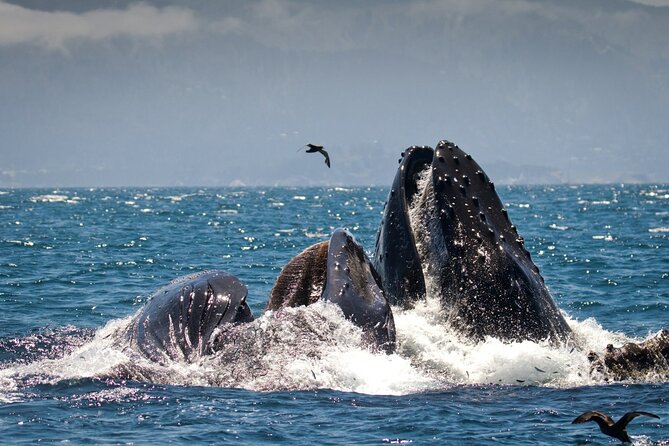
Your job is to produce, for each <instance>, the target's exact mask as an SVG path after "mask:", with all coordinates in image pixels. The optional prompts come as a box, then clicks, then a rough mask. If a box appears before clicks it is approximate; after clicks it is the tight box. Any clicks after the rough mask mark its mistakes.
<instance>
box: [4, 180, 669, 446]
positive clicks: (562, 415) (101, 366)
mask: <svg viewBox="0 0 669 446" xmlns="http://www.w3.org/2000/svg"><path fill="white" fill-rule="evenodd" d="M498 193H499V195H500V197H501V199H502V202H503V203H505V206H506V207H507V209H508V212H509V215H510V217H511V219H512V221H513V222H514V224H515V225H516V226H517V227H518V229H519V232H520V234H522V235H523V237H524V238H525V240H526V247H527V249H528V250H529V251H530V253H531V255H532V258H533V260H534V261H535V263H536V264H537V265H538V266H539V268H540V270H541V273H542V275H543V276H544V278H545V280H546V283H547V285H548V287H549V289H550V290H551V292H552V295H553V297H554V299H555V300H556V302H557V304H558V306H559V307H560V308H561V309H562V310H563V311H564V313H565V315H566V317H567V319H568V321H569V323H570V325H571V326H572V328H573V329H574V332H575V334H576V335H577V337H578V339H579V342H580V343H581V345H582V349H581V350H582V351H573V349H556V348H554V347H551V346H547V345H540V344H536V343H531V342H526V343H515V344H514V345H505V344H503V343H500V342H498V341H496V340H494V339H489V340H486V342H484V343H481V344H479V345H472V344H469V343H467V342H461V341H460V340H457V339H454V338H453V337H452V334H450V333H449V332H448V330H446V329H445V328H444V327H440V326H439V324H438V322H437V323H435V322H434V321H435V319H434V314H432V313H430V309H429V308H428V307H425V308H419V309H416V310H415V311H413V312H401V311H398V312H397V315H396V319H397V328H398V341H399V343H400V348H399V349H398V353H396V354H394V355H385V354H383V353H374V352H367V351H365V350H364V348H362V347H360V346H358V345H357V344H356V341H355V339H353V338H354V333H355V331H354V330H353V328H347V327H346V321H344V320H343V318H342V319H341V322H340V323H339V325H340V326H341V327H340V329H341V334H340V332H339V331H337V332H336V333H335V335H337V336H341V338H342V341H341V342H340V343H337V345H335V346H333V352H332V353H331V354H330V353H329V352H327V351H324V350H321V351H319V352H318V355H316V356H315V357H314V356H313V355H312V356H308V357H307V356H304V357H302V356H300V355H299V354H298V353H296V354H295V356H294V357H293V356H292V355H291V354H290V352H288V353H287V352H286V351H285V350H276V351H273V350H272V351H271V354H272V355H275V356H273V357H272V358H270V359H269V360H268V361H269V362H271V363H276V364H278V365H277V367H278V368H277V369H276V370H273V369H271V367H270V370H266V371H265V373H266V374H267V375H266V376H265V377H264V378H263V376H253V377H251V376H246V375H245V374H242V375H244V376H239V377H238V380H237V381H236V384H235V385H234V386H232V387H220V386H217V385H216V380H215V379H214V378H215V377H216V376H217V375H218V374H220V373H222V371H223V370H224V368H225V367H234V366H235V365H234V364H232V365H231V364H220V363H219V364H217V363H206V364H193V365H187V364H182V365H179V364H174V365H172V366H171V367H170V368H166V369H165V370H164V371H163V373H162V374H161V375H160V379H155V380H148V381H145V380H126V379H123V378H122V377H121V375H119V374H115V373H114V370H116V369H115V367H131V366H132V364H131V363H130V364H128V363H127V358H126V357H125V356H124V353H123V352H122V351H118V352H117V351H114V350H113V346H110V345H109V343H108V342H107V339H108V338H109V336H110V333H112V332H113V331H114V330H117V329H118V327H120V326H122V325H123V323H124V321H127V319H128V317H129V316H131V315H132V314H134V313H135V312H136V311H137V310H138V309H139V308H140V307H141V306H142V305H143V304H144V303H145V302H146V301H147V299H148V297H149V296H150V295H151V294H152V293H153V291H155V290H156V289H157V288H159V287H160V286H162V285H164V284H166V283H168V282H169V281H171V280H172V279H174V278H176V277H178V276H181V275H184V274H188V273H191V272H195V271H201V270H206V269H222V270H226V271H228V272H230V273H232V274H234V275H235V276H237V277H238V278H239V279H241V280H242V281H243V282H244V283H245V284H246V285H247V287H248V289H249V297H248V302H249V305H250V307H251V309H252V311H253V313H254V315H255V316H256V317H257V318H258V317H261V315H262V314H263V309H264V306H265V303H266V301H267V297H268V295H269V292H270V290H271V288H272V285H273V283H274V281H275V279H276V277H277V275H278V273H279V271H280V270H281V268H282V267H283V265H285V264H286V263H287V262H288V261H289V260H290V259H291V258H292V257H293V256H295V255H296V254H298V253H299V252H300V251H301V250H303V249H305V248H306V247H308V246H310V245H312V244H314V243H317V242H319V241H322V240H325V239H327V238H328V237H329V235H330V234H331V233H332V231H333V230H334V229H335V228H338V227H343V228H347V229H348V230H350V231H351V232H352V233H353V234H354V236H355V237H356V239H357V240H358V241H359V242H360V243H361V244H362V245H363V246H364V247H365V249H366V250H367V252H368V254H369V255H370V256H371V254H372V253H371V251H372V249H373V247H374V240H375V234H376V230H377V226H378V224H379V221H380V218H381V212H382V210H383V204H384V201H385V199H386V196H387V194H388V189H387V188H366V187H351V188H220V189H205V188H175V189H168V188H127V189H59V190H53V189H16V190H12V189H5V190H0V438H2V443H3V444H8V443H9V444H21V443H26V444H28V443H29V444H32V443H36V442H38V441H42V442H47V443H55V442H69V443H74V444H80V443H95V444H121V443H122V444H152V443H155V442H157V441H160V442H162V443H177V444H182V443H186V442H188V443H192V444H213V443H231V444H337V445H340V444H361V445H362V444H364V445H381V444H389V443H390V444H392V443H400V444H404V443H412V444H471V445H478V444H509V445H541V444H544V445H553V444H573V445H577V444H617V443H618V442H617V441H616V440H613V439H610V438H609V437H604V436H603V435H602V434H601V433H600V432H599V430H598V428H597V426H596V425H595V424H594V423H589V424H582V425H572V424H571V420H573V419H574V418H575V417H576V416H577V415H579V414H580V413H582V412H584V411H586V410H591V409H596V410H601V411H605V412H607V413H609V414H611V415H612V416H613V417H614V418H617V417H619V416H621V415H622V414H623V413H625V412H627V411H630V410H646V411H650V412H654V413H656V414H657V415H659V416H660V417H661V419H660V420H655V419H650V418H645V417H640V418H637V419H635V420H634V421H633V422H632V424H631V425H630V427H629V430H630V433H631V435H632V437H633V438H634V440H635V442H636V443H638V444H669V424H668V423H669V408H668V407H667V400H668V399H669V384H668V383H667V378H666V376H664V377H663V376H660V377H655V378H654V379H653V378H652V377H649V378H648V379H644V380H641V381H634V382H623V383H609V382H607V381H605V380H603V379H599V378H598V377H597V376H594V375H591V374H590V373H589V369H588V363H587V360H586V359H585V356H586V354H587V350H589V349H599V350H600V351H601V350H604V348H605V347H606V344H607V343H617V344H621V343H623V342H625V341H627V340H636V341H639V340H642V339H644V338H646V337H648V336H650V335H652V334H654V333H655V332H657V331H658V330H660V329H661V328H663V327H666V328H669V240H668V237H669V185H583V186H507V187H499V188H498ZM304 317H305V318H306V317H312V316H311V315H310V314H307V313H305V316H304ZM327 317H328V318H330V319H327V321H330V322H332V321H333V320H334V321H336V318H337V317H338V316H337V315H336V314H335V315H330V316H327ZM333 318H334V319H333ZM267 323H268V324H270V322H267ZM277 324H278V322H277ZM270 325H271V324H270ZM335 325H337V324H335ZM342 327H343V328H342ZM280 328H281V327H275V330H277V331H276V333H277V335H281V336H285V338H284V339H290V335H291V333H290V332H287V333H286V332H280ZM286 330H290V328H286ZM124 360H125V361H126V363H124V362H123V361H124ZM279 366H280V367H279ZM191 377H192V379H191Z"/></svg>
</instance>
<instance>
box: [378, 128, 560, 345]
mask: <svg viewBox="0 0 669 446" xmlns="http://www.w3.org/2000/svg"><path fill="white" fill-rule="evenodd" d="M374 266H375V267H376V269H377V271H378V272H379V274H380V276H381V281H382V284H383V286H384V290H385V292H386V294H387V296H388V299H389V300H390V301H391V302H392V303H393V304H398V305H402V306H410V305H411V303H412V302H413V301H415V300H417V299H423V298H425V296H426V294H433V295H436V296H437V297H438V298H439V299H440V301H441V303H442V307H443V309H444V312H445V315H446V318H447V321H448V323H449V324H450V325H451V326H452V327H453V328H455V329H456V330H457V331H459V332H461V333H462V334H463V335H465V336H467V337H470V338H472V339H475V340H481V339H483V338H484V337H486V336H492V337H495V338H499V339H501V340H505V341H522V340H532V341H541V340H549V341H551V342H553V343H559V342H563V341H566V340H567V339H568V338H569V334H570V332H571V330H570V328H569V326H568V325H567V323H566V321H565V319H564V318H563V317H562V315H561V313H560V311H559V309H558V307H557V305H556V304H555V302H554V301H553V299H552V297H551V295H550V293H549V291H548V289H547V288H546V286H545V284H544V280H543V278H542V276H541V275H540V273H539V270H538V268H537V266H536V265H535V264H534V262H533V261H532V259H531V257H530V254H529V252H528V251H527V250H526V249H525V247H524V245H523V238H522V237H521V236H520V235H519V234H518V231H517V229H516V227H515V226H514V225H513V224H511V221H510V219H509V216H508V213H507V212H506V209H505V208H504V206H503V205H502V202H501V201H500V199H499V196H498V195H497V192H496V191H495V187H494V184H493V183H492V182H491V181H490V180H489V179H488V176H487V175H486V174H485V172H483V170H482V169H481V167H480V166H479V165H478V164H477V163H476V161H474V160H473V159H472V157H471V156H470V155H468V154H466V153H465V152H463V151H462V150H461V149H460V148H459V147H457V146H456V145H454V144H452V143H450V142H448V141H441V142H440V143H439V145H438V146H437V149H436V150H433V149H432V148H429V147H412V148H409V149H407V150H406V151H405V152H404V153H403V154H402V159H401V161H400V166H399V169H398V171H397V174H396V176H395V180H394V182H393V185H392V189H391V191H390V195H389V196H388V201H387V204H386V207H385V210H384V213H383V218H382V221H381V225H380V226H379V230H378V233H377V240H376V253H375V256H374Z"/></svg>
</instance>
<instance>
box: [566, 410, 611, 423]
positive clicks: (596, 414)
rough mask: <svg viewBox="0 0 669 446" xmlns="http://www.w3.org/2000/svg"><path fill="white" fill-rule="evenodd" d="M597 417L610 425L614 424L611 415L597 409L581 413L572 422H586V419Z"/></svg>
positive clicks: (591, 419) (593, 419) (590, 419)
mask: <svg viewBox="0 0 669 446" xmlns="http://www.w3.org/2000/svg"><path fill="white" fill-rule="evenodd" d="M596 419H600V420H602V421H604V422H605V423H606V424H608V425H609V426H611V425H613V424H614V423H613V419H612V418H611V417H610V416H608V415H606V414H603V413H601V412H597V411H595V410H591V411H588V412H584V413H582V414H581V415H579V416H578V417H576V418H575V419H574V421H572V422H571V424H577V423H585V422H586V421H595V420H596Z"/></svg>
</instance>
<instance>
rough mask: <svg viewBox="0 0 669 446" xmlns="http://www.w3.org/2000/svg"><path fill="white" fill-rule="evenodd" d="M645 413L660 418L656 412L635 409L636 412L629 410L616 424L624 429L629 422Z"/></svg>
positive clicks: (647, 415)
mask: <svg viewBox="0 0 669 446" xmlns="http://www.w3.org/2000/svg"><path fill="white" fill-rule="evenodd" d="M640 415H643V416H646V417H651V418H660V417H658V416H657V415H655V414H654V413H650V412H642V411H635V412H627V413H626V414H625V415H623V416H622V417H621V418H620V419H619V420H618V422H617V423H616V426H618V427H620V428H621V429H624V428H625V426H627V424H628V423H629V422H630V421H632V420H633V419H635V418H636V417H638V416H640Z"/></svg>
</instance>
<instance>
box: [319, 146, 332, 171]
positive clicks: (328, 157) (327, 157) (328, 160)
mask: <svg viewBox="0 0 669 446" xmlns="http://www.w3.org/2000/svg"><path fill="white" fill-rule="evenodd" d="M320 152H321V153H322V154H323V156H324V157H325V164H327V166H328V167H330V155H328V152H326V151H325V150H323V149H321V150H320Z"/></svg>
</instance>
